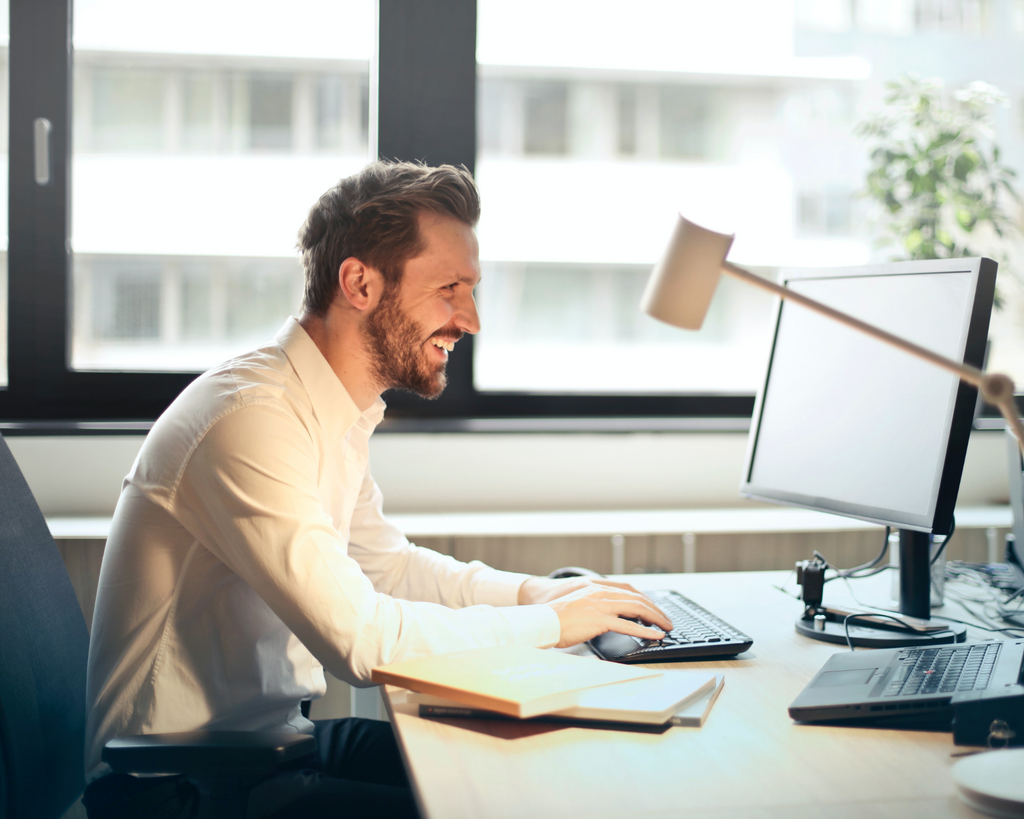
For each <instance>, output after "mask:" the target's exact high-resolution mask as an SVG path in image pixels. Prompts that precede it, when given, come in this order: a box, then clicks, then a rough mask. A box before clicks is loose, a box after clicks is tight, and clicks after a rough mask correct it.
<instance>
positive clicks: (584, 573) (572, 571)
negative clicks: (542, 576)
mask: <svg viewBox="0 0 1024 819" xmlns="http://www.w3.org/2000/svg"><path fill="white" fill-rule="evenodd" d="M548 577H550V578H551V579H552V580H561V579H562V578H564V577H604V575H603V574H601V573H600V572H595V571H594V570H593V569H584V568H582V567H581V566H563V567H562V568H561V569H555V570H554V571H553V572H551V574H549V575H548Z"/></svg>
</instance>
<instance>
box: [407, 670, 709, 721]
mask: <svg viewBox="0 0 1024 819" xmlns="http://www.w3.org/2000/svg"><path fill="white" fill-rule="evenodd" d="M724 685H725V677H724V675H721V674H719V675H715V674H708V673H706V672H702V671H675V670H671V671H665V672H664V674H663V675H662V676H661V677H654V678H649V679H642V680H636V681H633V682H626V683H616V684H615V685H607V686H602V687H600V688H595V689H588V690H586V691H584V692H581V694H580V697H579V701H578V703H577V704H576V705H574V706H571V707H569V708H564V709H562V710H560V711H557V712H554V713H550V714H543V715H540V716H537V717H535V718H533V719H534V721H540V722H569V723H578V724H585V723H629V724H634V725H659V726H688V727H693V728H699V727H700V726H702V725H703V724H704V721H705V720H706V719H707V717H708V714H709V713H711V708H712V706H713V705H714V704H715V700H717V699H718V695H719V694H720V693H721V691H722V688H723V687H724ZM408 702H409V703H411V704H413V705H417V706H418V707H419V715H420V716H421V717H464V718H477V719H509V717H508V716H507V715H505V714H501V713H499V712H497V711H493V710H488V709H483V708H471V707H468V706H466V705H463V704H461V703H458V702H454V701H452V700H449V699H445V698H443V697H436V696H432V695H430V694H411V695H410V696H409V699H408Z"/></svg>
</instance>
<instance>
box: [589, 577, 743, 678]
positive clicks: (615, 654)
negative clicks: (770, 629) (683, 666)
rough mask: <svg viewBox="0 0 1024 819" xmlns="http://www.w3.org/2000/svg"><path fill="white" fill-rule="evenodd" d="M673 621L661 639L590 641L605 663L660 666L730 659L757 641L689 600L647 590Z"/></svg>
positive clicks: (673, 593) (611, 637) (608, 636)
mask: <svg viewBox="0 0 1024 819" xmlns="http://www.w3.org/2000/svg"><path fill="white" fill-rule="evenodd" d="M644 594H646V595H647V596H648V597H650V598H651V600H653V601H654V602H655V603H656V604H657V605H658V607H659V608H660V609H661V610H662V611H664V612H665V614H667V615H668V616H669V617H670V618H671V620H672V626H673V628H672V631H671V632H669V633H668V634H666V635H665V637H664V638H662V639H661V640H641V639H639V638H637V637H630V636H629V635H628V634H619V633H618V632H616V631H609V632H607V633H605V634H602V635H600V636H598V637H595V638H594V639H593V640H591V641H590V642H589V645H590V647H591V649H593V651H594V653H595V654H597V655H598V656H599V657H601V658H602V659H604V660H614V661H615V662H619V663H660V662H663V661H665V660H687V659H690V658H695V657H731V656H733V655H735V654H739V653H741V652H743V651H746V650H747V649H748V648H750V647H751V646H752V645H753V644H754V641H753V640H752V639H751V638H750V637H748V636H747V635H746V634H744V633H743V632H742V631H739V630H738V629H735V628H733V627H732V626H730V625H729V624H728V623H726V622H725V621H724V620H722V619H720V618H718V617H716V616H715V615H714V614H712V613H711V612H709V611H708V610H707V609H705V608H703V607H701V606H698V605H697V604H696V603H694V602H693V601H692V600H691V599H690V598H688V597H684V596H683V595H681V594H680V593H679V592H677V591H672V590H671V589H658V590H656V591H645V592H644Z"/></svg>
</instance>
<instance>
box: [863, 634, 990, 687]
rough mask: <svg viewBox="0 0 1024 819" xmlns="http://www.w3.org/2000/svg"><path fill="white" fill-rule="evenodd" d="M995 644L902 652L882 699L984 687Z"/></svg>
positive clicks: (987, 681) (988, 676) (986, 683)
mask: <svg viewBox="0 0 1024 819" xmlns="http://www.w3.org/2000/svg"><path fill="white" fill-rule="evenodd" d="M998 654H999V643H981V644H979V645H973V646H960V647H948V648H916V649H906V650H905V651H903V652H901V653H900V655H899V658H898V659H899V665H898V666H897V667H896V672H895V673H894V674H893V675H892V678H891V679H890V680H889V684H888V685H887V686H886V687H885V691H883V692H882V696H883V697H896V696H907V695H910V694H953V693H955V692H957V691H977V690H980V689H983V688H985V687H987V686H988V683H989V680H990V679H991V678H992V669H993V668H995V665H996V656H997V655H998Z"/></svg>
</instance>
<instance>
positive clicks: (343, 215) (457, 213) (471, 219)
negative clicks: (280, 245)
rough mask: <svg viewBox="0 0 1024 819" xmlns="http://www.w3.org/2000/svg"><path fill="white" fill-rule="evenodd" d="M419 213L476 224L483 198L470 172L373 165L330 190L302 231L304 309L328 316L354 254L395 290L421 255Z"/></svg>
mask: <svg viewBox="0 0 1024 819" xmlns="http://www.w3.org/2000/svg"><path fill="white" fill-rule="evenodd" d="M422 211H432V212H434V213H440V214H445V215H448V216H453V217H455V218H456V219H458V220H459V221H461V222H464V223H465V224H467V225H470V226H474V225H476V223H477V221H478V220H479V219H480V194H479V192H478V191H477V187H476V183H475V182H474V181H473V177H472V176H470V173H469V171H468V170H467V169H466V168H465V167H458V168H456V167H455V166H453V165H441V166H440V167H438V168H430V167H427V166H426V165H423V164H419V163H413V162H374V163H372V164H370V165H367V166H366V167H365V168H363V170H361V171H360V172H359V173H357V174H353V175H352V176H349V177H347V178H345V179H342V180H341V181H340V182H339V183H338V184H337V185H335V186H334V187H333V188H331V189H330V190H329V191H327V192H326V193H325V194H324V195H323V196H321V197H320V199H319V200H318V201H317V203H316V204H315V205H313V207H312V208H310V211H309V215H308V216H307V217H306V221H305V223H304V224H303V225H302V227H301V228H300V229H299V242H298V247H299V250H300V251H301V253H302V267H303V270H304V271H305V277H306V283H305V291H304V294H303V299H302V307H303V310H304V311H306V312H308V313H312V314H313V315H316V316H323V315H324V314H326V312H327V308H328V307H329V306H330V304H331V302H332V301H333V300H334V298H335V296H336V294H337V292H338V286H339V285H338V269H339V268H340V267H341V263H342V262H343V261H345V259H347V258H349V257H351V256H354V257H356V258H357V259H359V260H360V261H361V262H363V263H364V264H367V265H369V266H370V267H374V268H376V269H377V270H379V271H380V272H381V274H382V275H383V276H384V281H385V285H386V286H387V287H388V288H391V287H394V286H396V285H397V284H398V282H399V281H400V280H401V278H402V270H403V268H404V266H405V263H406V261H408V260H409V259H411V258H413V257H414V256H416V255H417V254H418V253H419V252H420V251H421V250H422V249H423V242H422V239H421V237H420V235H419V230H418V227H417V221H416V220H417V215H418V214H419V213H420V212H422Z"/></svg>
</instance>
